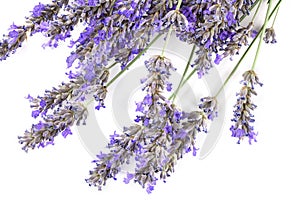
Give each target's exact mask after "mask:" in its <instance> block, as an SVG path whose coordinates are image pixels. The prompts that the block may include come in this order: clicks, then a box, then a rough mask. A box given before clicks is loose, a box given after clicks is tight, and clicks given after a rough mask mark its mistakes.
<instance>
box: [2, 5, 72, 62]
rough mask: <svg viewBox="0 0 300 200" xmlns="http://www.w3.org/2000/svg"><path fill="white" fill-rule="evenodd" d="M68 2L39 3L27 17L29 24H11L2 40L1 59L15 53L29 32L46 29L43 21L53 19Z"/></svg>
mask: <svg viewBox="0 0 300 200" xmlns="http://www.w3.org/2000/svg"><path fill="white" fill-rule="evenodd" d="M68 2H69V0H53V1H52V3H51V4H46V5H44V4H41V3H39V4H38V5H36V6H35V7H34V9H33V11H32V15H31V16H30V17H28V18H27V25H24V26H17V25H15V24H13V25H11V27H10V29H9V33H8V35H4V37H5V38H4V39H3V40H2V41H1V42H0V61H1V60H5V59H6V58H7V57H8V56H9V55H10V54H11V53H15V51H16V50H17V49H18V48H19V47H21V46H22V43H23V42H24V41H25V40H26V39H27V34H28V33H34V32H43V31H45V29H44V28H45V26H46V24H45V23H44V24H43V22H46V21H51V20H53V19H54V17H55V16H56V15H57V13H58V12H59V11H60V10H61V9H62V8H63V7H64V6H66V5H67V4H68Z"/></svg>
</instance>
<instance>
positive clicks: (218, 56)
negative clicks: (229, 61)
mask: <svg viewBox="0 0 300 200" xmlns="http://www.w3.org/2000/svg"><path fill="white" fill-rule="evenodd" d="M222 59H223V56H221V55H219V54H216V58H215V61H214V62H215V64H217V65H218V64H220V62H221V61H222Z"/></svg>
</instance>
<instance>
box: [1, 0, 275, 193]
mask: <svg viewBox="0 0 300 200" xmlns="http://www.w3.org/2000/svg"><path fill="white" fill-rule="evenodd" d="M280 4H281V0H278V1H275V2H274V1H272V0H269V1H263V0H223V1H222V0H190V1H187V0H161V1H157V0H139V1H138V0H122V1H120V0H73V1H69V0H53V1H52V2H51V3H49V4H43V3H39V4H38V5H36V6H35V7H34V8H33V10H32V11H31V15H30V16H29V17H26V23H25V25H16V24H12V25H11V26H10V28H9V32H8V33H7V34H6V35H4V38H3V39H2V40H1V41H0V60H1V61H2V62H5V61H4V60H6V59H8V57H9V56H10V55H11V54H14V53H15V51H16V50H17V49H18V48H20V47H21V46H22V45H23V42H25V40H26V39H27V38H28V37H29V36H33V35H34V34H37V33H39V34H42V35H44V36H45V38H46V39H47V41H46V43H45V44H43V47H51V48H57V47H58V46H59V44H60V43H62V42H69V44H70V49H72V50H71V52H70V55H69V57H68V58H67V59H66V62H67V63H66V64H67V73H66V74H67V76H68V81H67V82H63V83H61V85H58V86H56V87H53V88H52V89H48V90H45V93H44V94H43V95H41V96H37V97H32V96H31V95H28V96H27V97H26V98H27V99H28V100H29V102H30V107H31V108H32V113H31V116H32V117H33V118H34V119H35V120H36V123H35V124H32V125H31V127H30V128H29V129H28V130H26V131H25V132H24V134H23V135H21V136H19V137H18V139H19V143H20V144H21V145H22V149H23V150H24V151H26V152H28V150H30V149H35V148H41V147H42V148H44V147H47V146H48V145H49V144H54V140H55V138H56V136H58V135H60V134H61V135H62V136H63V137H67V136H68V135H71V134H72V127H73V126H79V125H85V124H86V119H87V117H88V110H87V105H89V104H90V103H91V102H97V104H96V106H95V109H96V110H100V112H101V110H103V109H105V105H106V104H108V103H110V102H106V101H105V98H106V96H107V93H108V92H109V91H110V86H111V85H112V84H113V83H114V82H115V81H116V80H117V79H118V78H119V77H120V76H122V75H125V74H124V72H127V71H130V70H131V67H132V65H133V64H134V63H135V62H138V59H139V58H140V57H141V56H143V55H145V54H147V50H148V49H149V48H150V47H151V46H152V45H153V44H154V43H155V42H156V41H157V40H158V39H159V38H161V37H162V38H164V44H163V45H162V48H161V53H160V54H159V55H150V57H149V59H147V60H146V61H145V63H144V65H145V67H146V69H147V72H148V74H147V76H146V77H139V78H141V84H142V86H143V87H142V90H143V92H144V97H143V98H142V99H140V100H137V103H136V110H135V111H136V118H135V119H134V120H133V121H132V125H131V126H128V127H124V129H123V132H122V133H117V132H114V133H113V134H112V135H111V136H110V142H109V143H108V144H107V148H108V152H104V151H102V152H99V154H98V155H97V159H96V160H94V161H93V163H94V168H93V169H92V170H91V171H90V173H89V177H88V178H87V179H86V182H87V183H88V184H89V185H90V186H95V187H97V188H98V189H99V190H101V189H102V187H103V186H104V185H105V184H106V181H107V180H108V179H109V178H112V179H116V177H117V175H118V173H119V172H120V171H121V170H122V166H124V165H126V164H128V163H129V162H134V163H135V166H136V167H135V170H134V172H128V173H127V175H126V176H125V177H124V182H125V183H129V182H130V181H133V182H136V183H139V184H140V185H141V186H142V187H143V188H145V189H146V191H147V192H148V193H151V192H152V190H153V189H154V186H155V185H156V182H157V181H158V180H162V181H164V182H165V181H166V178H167V177H168V176H170V175H171V173H173V172H174V167H175V165H176V162H177V160H179V159H181V158H182V157H183V155H185V154H187V153H192V154H193V155H194V156H195V155H196V154H197V151H198V150H199V148H198V147H197V145H196V138H197V135H198V134H200V133H201V132H204V133H208V134H209V130H208V124H209V123H213V122H212V121H213V120H214V119H215V118H216V117H218V101H217V100H218V95H219V94H220V92H221V91H222V90H223V88H224V87H225V86H226V84H227V83H228V82H229V80H230V79H231V77H232V75H233V74H234V73H235V72H236V71H237V69H238V67H239V66H240V64H241V63H242V61H243V59H244V57H245V56H246V55H247V53H248V51H249V50H250V49H251V48H252V47H253V46H255V44H256V43H255V41H256V40H257V39H258V40H259V42H258V44H257V46H256V48H257V50H256V55H255V57H254V59H253V64H252V65H250V67H249V70H248V71H246V72H244V73H243V78H242V80H241V82H240V83H241V89H240V91H239V92H238V93H237V101H236V104H235V105H234V111H233V119H232V123H233V124H232V126H231V127H230V131H231V136H232V137H235V138H237V143H240V142H241V141H243V139H247V140H248V142H249V144H251V143H252V142H253V141H254V142H256V137H257V132H256V131H255V130H254V127H253V122H254V121H255V120H254V115H253V111H254V110H255V108H256V105H255V104H254V103H253V95H257V92H256V89H257V87H258V86H262V83H261V82H260V81H259V78H258V76H257V74H256V73H255V71H254V70H255V67H256V61H257V60H258V59H257V58H258V55H259V51H260V47H261V45H262V43H263V42H264V41H265V42H266V43H276V39H275V31H274V22H275V20H276V16H277V13H278V10H279V6H280ZM261 10H262V12H264V13H265V14H264V16H263V18H261V19H263V23H261V20H260V19H259V17H258V16H259V15H258V12H259V11H261ZM269 23H270V24H269ZM79 26H83V27H84V30H83V31H82V32H81V33H80V35H79V37H78V38H74V37H73V36H72V34H73V31H74V30H76V28H78V27H79ZM171 35H174V36H176V38H177V39H178V40H180V41H182V42H185V43H187V44H190V45H192V46H193V47H192V51H191V52H190V57H189V59H188V62H187V64H186V66H185V68H184V73H183V74H182V76H181V79H180V82H179V85H178V86H177V87H176V88H173V87H172V83H171V81H170V76H171V75H172V71H174V70H176V69H175V67H174V65H173V63H172V60H171V59H170V58H168V57H167V56H166V55H165V51H166V48H167V46H168V44H169V43H170V38H171ZM243 47H244V48H246V50H245V51H244V53H243V55H242V56H241V57H240V60H239V61H238V63H237V64H236V65H235V66H234V67H232V71H231V73H230V74H229V76H228V77H227V79H226V81H225V82H224V84H223V85H220V89H219V90H218V91H217V92H216V94H215V95H213V96H208V97H199V99H200V100H199V103H198V105H195V109H194V110H193V111H184V110H182V109H181V108H180V107H179V106H178V105H176V103H175V99H176V97H177V94H178V92H179V91H180V89H181V88H182V87H183V85H185V83H186V82H187V81H188V80H189V79H190V78H191V77H192V76H197V77H198V78H199V79H201V78H202V77H203V76H205V75H206V74H207V73H209V70H210V69H211V68H212V67H214V66H215V65H218V64H220V63H221V62H222V61H223V60H225V59H228V58H229V59H234V56H235V55H237V54H240V52H241V51H243V49H242V48H243ZM175 51H176V50H175ZM193 57H196V59H194V60H193ZM229 67H231V66H229ZM113 68H118V69H119V72H118V73H117V74H113V73H112V69H113ZM189 70H191V72H190V73H189V74H188V71H189ZM170 92H171V93H170Z"/></svg>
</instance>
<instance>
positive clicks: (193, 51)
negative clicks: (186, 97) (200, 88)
mask: <svg viewBox="0 0 300 200" xmlns="http://www.w3.org/2000/svg"><path fill="white" fill-rule="evenodd" d="M195 50H196V45H194V46H193V49H192V51H191V53H190V57H189V60H188V62H187V63H186V66H185V69H184V72H183V74H182V76H181V79H180V82H179V85H178V86H177V88H176V90H175V92H174V93H173V94H172V95H171V96H170V97H169V100H171V99H172V98H173V102H174V100H175V98H176V96H177V94H178V92H179V89H180V88H181V85H182V84H183V81H184V78H185V76H186V73H187V71H188V69H189V67H190V65H191V61H192V58H193V56H194V53H195Z"/></svg>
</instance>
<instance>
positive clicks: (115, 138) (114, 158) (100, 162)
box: [86, 125, 144, 190]
mask: <svg viewBox="0 0 300 200" xmlns="http://www.w3.org/2000/svg"><path fill="white" fill-rule="evenodd" d="M143 134H144V132H143V128H142V127H141V126H139V125H134V126H131V127H128V128H124V134H123V135H118V134H116V133H114V135H112V136H111V141H110V143H109V145H108V147H109V148H110V152H109V153H102V152H100V154H99V155H97V160H94V161H93V163H95V164H96V167H95V168H94V169H93V170H91V171H90V177H89V178H87V179H86V182H87V183H88V184H89V185H90V186H95V187H97V188H98V190H101V189H102V187H103V186H104V185H105V184H106V181H107V179H109V178H114V179H116V175H117V174H118V173H119V172H120V170H121V166H122V165H123V164H125V163H127V164H128V163H129V159H130V157H131V156H132V155H133V153H134V152H139V151H140V150H141V147H140V145H139V143H137V142H136V141H137V140H138V139H139V137H141V135H143Z"/></svg>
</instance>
